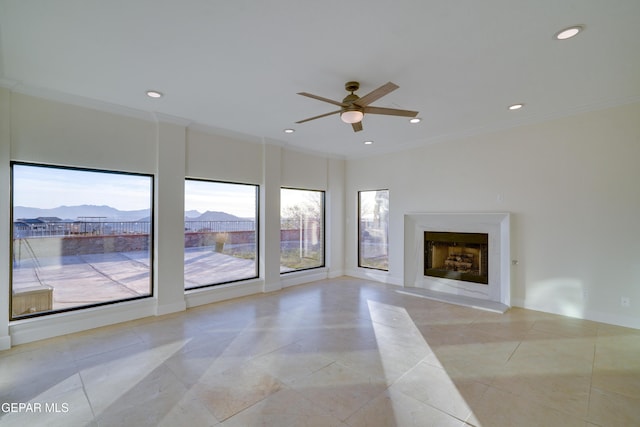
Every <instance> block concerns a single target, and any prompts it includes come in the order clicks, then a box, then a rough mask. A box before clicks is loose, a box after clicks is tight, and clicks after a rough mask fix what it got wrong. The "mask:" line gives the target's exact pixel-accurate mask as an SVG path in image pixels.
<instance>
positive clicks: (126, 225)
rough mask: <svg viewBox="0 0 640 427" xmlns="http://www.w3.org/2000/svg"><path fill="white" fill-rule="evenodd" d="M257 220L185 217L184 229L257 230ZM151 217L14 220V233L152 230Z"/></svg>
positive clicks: (112, 233) (40, 234)
mask: <svg viewBox="0 0 640 427" xmlns="http://www.w3.org/2000/svg"><path fill="white" fill-rule="evenodd" d="M255 228H256V226H255V221H185V222H184V229H185V231H191V232H220V231H255ZM150 230H151V223H150V222H149V221H73V222H72V221H61V222H46V221H40V220H38V221H34V220H29V221H28V222H27V221H21V220H18V221H14V223H13V237H14V238H15V239H23V238H28V237H64V236H74V235H78V236H87V235H91V236H120V235H127V234H149V232H150Z"/></svg>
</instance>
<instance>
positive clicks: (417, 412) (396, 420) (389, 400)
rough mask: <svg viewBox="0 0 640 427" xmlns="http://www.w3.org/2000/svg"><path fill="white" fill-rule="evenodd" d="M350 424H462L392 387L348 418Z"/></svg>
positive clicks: (387, 426) (431, 426)
mask: <svg viewBox="0 0 640 427" xmlns="http://www.w3.org/2000/svg"><path fill="white" fill-rule="evenodd" d="M346 422H347V424H348V425H349V426H351V427H462V426H466V425H467V424H465V423H464V422H463V421H462V420H460V419H457V418H455V417H452V416H451V415H449V414H446V413H444V412H442V411H440V410H438V409H436V408H434V407H432V406H429V405H427V404H424V403H422V402H419V401H418V400H416V399H413V398H411V397H409V396H407V395H405V394H403V393H401V392H399V391H396V390H393V389H389V390H387V391H385V392H383V393H382V394H380V395H378V396H377V397H375V398H374V399H372V400H371V401H369V402H368V403H367V404H366V405H365V406H363V407H362V408H360V409H359V410H358V411H357V412H356V413H354V414H353V415H352V416H351V417H349V418H348V419H347V421H346Z"/></svg>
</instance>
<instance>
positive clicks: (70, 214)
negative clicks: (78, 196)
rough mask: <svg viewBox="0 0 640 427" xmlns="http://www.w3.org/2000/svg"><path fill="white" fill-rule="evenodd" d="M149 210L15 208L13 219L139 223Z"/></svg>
mask: <svg viewBox="0 0 640 427" xmlns="http://www.w3.org/2000/svg"><path fill="white" fill-rule="evenodd" d="M149 216H150V210H149V209H141V210H133V211H121V210H118V209H115V208H112V207H111V206H106V205H102V206H95V205H79V206H58V207H57V208H51V209H40V208H30V207H25V206H15V207H14V209H13V219H14V220H15V219H21V218H40V217H58V218H60V219H62V220H74V221H75V220H78V219H80V218H82V217H102V218H103V220H104V221H139V220H141V219H142V218H145V217H147V218H148V217H149Z"/></svg>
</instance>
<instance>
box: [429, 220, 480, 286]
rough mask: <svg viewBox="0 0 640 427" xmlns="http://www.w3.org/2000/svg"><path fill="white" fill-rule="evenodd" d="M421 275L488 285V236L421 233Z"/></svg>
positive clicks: (434, 232) (478, 234) (433, 232)
mask: <svg viewBox="0 0 640 427" xmlns="http://www.w3.org/2000/svg"><path fill="white" fill-rule="evenodd" d="M424 275H425V276H432V277H444V278H447V279H454V280H463V281H466V282H474V283H480V284H484V285H488V284H489V235H488V234H485V233H452V232H440V231H437V232H436V231H425V232H424Z"/></svg>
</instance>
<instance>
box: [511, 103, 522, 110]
mask: <svg viewBox="0 0 640 427" xmlns="http://www.w3.org/2000/svg"><path fill="white" fill-rule="evenodd" d="M522 107H524V104H513V105H509V110H519V109H521V108H522Z"/></svg>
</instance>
